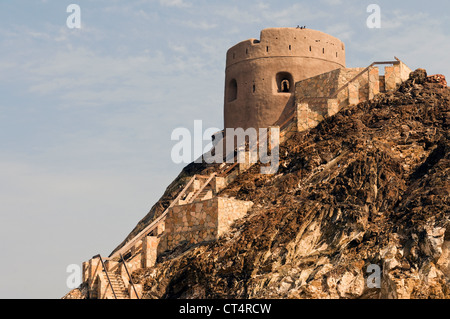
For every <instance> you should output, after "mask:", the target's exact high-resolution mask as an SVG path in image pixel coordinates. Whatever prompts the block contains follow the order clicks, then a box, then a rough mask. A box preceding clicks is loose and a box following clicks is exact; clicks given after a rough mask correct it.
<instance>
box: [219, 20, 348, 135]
mask: <svg viewBox="0 0 450 319" xmlns="http://www.w3.org/2000/svg"><path fill="white" fill-rule="evenodd" d="M338 68H345V47H344V44H343V42H341V41H340V40H339V39H337V38H335V37H332V36H330V35H328V34H325V33H323V32H320V31H315V30H310V29H302V28H269V29H264V30H262V31H261V35H260V40H257V39H249V40H246V41H243V42H240V43H238V44H236V45H235V46H233V47H232V48H230V49H229V50H228V52H227V61H226V70H225V104H224V122H225V123H224V128H225V129H226V128H238V127H242V128H244V129H247V128H249V127H254V128H260V127H263V128H267V127H268V126H270V125H272V124H274V123H275V122H278V123H280V122H281V121H283V120H284V119H285V118H287V117H288V116H289V115H290V113H291V112H292V110H293V107H294V91H295V83H296V82H298V81H301V80H304V79H307V78H310V77H313V76H316V75H319V74H322V73H325V72H329V71H332V70H335V69H338Z"/></svg>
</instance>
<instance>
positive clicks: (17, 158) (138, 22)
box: [0, 0, 450, 298]
mask: <svg viewBox="0 0 450 319" xmlns="http://www.w3.org/2000/svg"><path fill="white" fill-rule="evenodd" d="M71 3H75V4H78V5H79V6H80V8H81V29H69V28H68V27H67V26H66V19H67V17H68V16H69V13H67V12H66V8H67V6H68V5H69V4H71ZM371 3H376V4H378V5H379V6H380V8H381V28H380V29H369V28H367V26H366V19H367V17H368V16H369V13H367V11H366V9H367V6H368V5H369V4H371ZM449 12H450V5H449V2H448V1H408V2H406V1H401V2H400V1H378V2H375V1H352V0H322V1H280V0H277V1H263V0H260V1H249V0H246V1H242V0H236V1H211V0H208V1H206V0H201V1H196V0H135V1H134V0H122V1H114V0H95V1H86V0H84V1H83V0H79V1H75V0H71V1H64V0H45V1H44V0H42V1H38V0H34V1H31V0H21V1H12V0H1V1H0V96H1V98H0V150H1V151H0V210H1V214H0V243H1V247H2V255H1V262H0V298H60V297H62V296H63V295H64V294H65V293H67V292H68V291H69V290H70V289H69V288H67V286H66V278H67V276H68V273H66V267H67V266H68V265H69V264H80V265H81V262H83V261H86V260H88V259H90V258H91V257H92V256H93V255H95V254H97V253H101V254H102V255H105V256H107V255H108V254H109V253H110V252H111V250H112V249H114V248H115V247H116V246H117V245H118V244H119V243H120V242H121V241H122V240H123V239H124V237H125V236H126V235H127V234H128V233H129V232H130V231H131V229H132V228H133V227H134V226H135V225H136V223H137V222H138V221H139V220H140V219H141V218H142V217H143V216H144V215H145V214H146V213H147V212H148V210H149V209H150V207H151V206H152V205H153V204H154V203H155V202H156V201H157V199H158V198H159V197H160V196H161V195H162V193H163V192H164V190H165V188H166V187H167V186H168V185H169V183H170V182H171V181H172V180H173V178H174V177H176V175H178V173H179V172H180V170H181V169H182V167H183V166H184V165H183V164H180V165H176V164H174V163H173V162H172V160H171V157H170V153H171V148H172V147H173V146H174V144H175V143H176V142H174V141H171V138H170V137H171V132H172V130H173V129H175V128H177V127H187V128H189V129H191V128H192V127H193V123H194V120H203V124H204V126H205V128H206V127H211V126H213V127H218V128H222V127H223V124H222V114H223V110H222V107H223V90H224V89H223V85H224V65H225V54H226V50H227V49H228V48H229V47H231V46H232V45H234V44H235V43H237V42H240V41H242V40H245V39H248V38H259V32H260V30H261V29H263V28H268V27H296V26H297V25H306V26H307V27H308V28H311V29H316V30H321V31H324V32H326V33H329V34H331V35H333V36H336V37H338V38H340V39H341V40H342V41H344V43H345V44H346V53H347V66H349V67H365V66H367V65H369V64H370V63H371V62H373V61H380V60H392V59H393V56H394V55H395V56H397V57H399V58H400V59H402V60H403V61H404V62H405V63H406V64H407V65H409V66H410V67H411V68H412V69H415V68H418V67H423V68H425V69H427V71H428V73H429V74H434V73H443V74H444V75H448V76H450V62H449V61H448V55H449V53H448V52H450V33H449V30H450V22H449V21H450V19H449Z"/></svg>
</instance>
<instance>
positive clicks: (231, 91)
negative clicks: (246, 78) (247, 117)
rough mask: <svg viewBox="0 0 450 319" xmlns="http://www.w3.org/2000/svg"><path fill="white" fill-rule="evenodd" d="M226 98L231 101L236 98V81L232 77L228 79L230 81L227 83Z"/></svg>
mask: <svg viewBox="0 0 450 319" xmlns="http://www.w3.org/2000/svg"><path fill="white" fill-rule="evenodd" d="M227 91H228V94H227V96H228V98H227V101H228V102H231V101H234V100H236V99H237V91H238V87H237V82H236V80H235V79H232V80H231V81H230V83H229V84H228V90H227Z"/></svg>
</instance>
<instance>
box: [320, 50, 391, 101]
mask: <svg viewBox="0 0 450 319" xmlns="http://www.w3.org/2000/svg"><path fill="white" fill-rule="evenodd" d="M396 59H397V58H396ZM399 63H400V60H398V59H397V61H379V62H372V63H371V64H370V65H369V66H368V67H366V68H365V69H364V70H362V71H361V72H359V73H358V74H357V75H355V76H354V77H353V78H352V79H350V80H349V81H348V82H347V83H345V84H344V85H343V86H341V87H340V88H339V89H337V90H336V92H334V93H333V94H332V95H331V96H329V97H328V99H333V98H335V97H336V96H337V95H338V94H339V93H340V92H341V91H342V90H343V89H345V88H346V87H347V86H348V85H349V84H350V83H351V82H353V81H355V80H356V79H357V78H359V77H360V76H361V75H363V74H364V73H366V72H367V71H368V70H369V69H370V68H371V67H373V66H374V65H377V64H399Z"/></svg>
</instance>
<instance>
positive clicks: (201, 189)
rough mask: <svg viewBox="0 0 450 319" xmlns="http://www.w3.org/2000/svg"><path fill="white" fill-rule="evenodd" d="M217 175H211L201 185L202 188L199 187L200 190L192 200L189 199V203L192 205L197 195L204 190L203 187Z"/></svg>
mask: <svg viewBox="0 0 450 319" xmlns="http://www.w3.org/2000/svg"><path fill="white" fill-rule="evenodd" d="M216 175H217V173H212V174H211V175H210V176H209V178H208V179H207V180H206V182H205V183H204V184H203V186H201V187H200V189H199V190H198V191H197V192H196V193H195V194H194V196H192V198H190V199H189V202H190V203H192V202H193V201H194V200H195V199H196V198H197V197H198V195H199V194H200V193H201V192H202V191H203V190H204V189H205V187H206V186H207V185H208V184H209V183H210V182H211V180H212V179H213V178H214V177H215V176H216Z"/></svg>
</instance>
